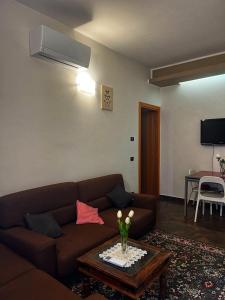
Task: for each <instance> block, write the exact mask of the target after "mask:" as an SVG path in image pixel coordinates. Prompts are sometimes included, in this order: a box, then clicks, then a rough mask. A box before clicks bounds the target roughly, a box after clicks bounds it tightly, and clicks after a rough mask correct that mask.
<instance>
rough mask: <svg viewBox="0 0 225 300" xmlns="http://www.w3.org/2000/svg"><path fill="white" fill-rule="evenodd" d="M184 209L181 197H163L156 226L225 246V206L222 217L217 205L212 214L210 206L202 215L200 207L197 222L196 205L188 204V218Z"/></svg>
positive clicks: (169, 231)
mask: <svg viewBox="0 0 225 300" xmlns="http://www.w3.org/2000/svg"><path fill="white" fill-rule="evenodd" d="M183 211H184V205H183V201H182V200H181V199H171V198H167V197H165V196H164V197H161V199H160V201H159V205H158V214H157V225H156V228H158V229H161V230H163V231H165V232H168V233H174V234H177V235H180V236H183V237H186V238H190V239H194V240H199V241H202V242H206V243H208V244H211V245H213V246H217V247H222V248H225V206H224V209H223V216H222V217H220V216H219V210H216V208H215V205H214V206H213V215H212V216H210V214H209V208H206V212H205V216H202V215H201V209H200V208H199V214H198V220H197V223H194V211H195V207H194V206H193V205H192V204H191V203H190V204H189V206H188V217H187V219H186V220H185V218H184V214H183Z"/></svg>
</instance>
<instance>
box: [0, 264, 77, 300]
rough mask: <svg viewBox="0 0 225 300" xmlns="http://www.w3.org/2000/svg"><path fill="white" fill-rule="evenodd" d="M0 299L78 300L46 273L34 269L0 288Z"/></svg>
mask: <svg viewBox="0 0 225 300" xmlns="http://www.w3.org/2000/svg"><path fill="white" fill-rule="evenodd" d="M0 299H2V300H3V299H7V300H24V299H29V300H50V299H54V300H62V299H63V300H80V299H81V298H80V297H79V296H77V295H75V294H73V293H72V292H71V291H70V290H69V289H68V288H66V287H65V286H64V285H62V284H61V283H60V282H58V281H57V280H55V279H53V278H52V277H51V276H49V275H48V274H47V273H44V272H42V271H40V270H37V269H34V270H32V271H30V272H27V273H25V274H23V275H21V276H19V277H18V278H17V279H15V280H13V281H11V282H9V283H8V284H7V285H6V286H3V287H1V288H0Z"/></svg>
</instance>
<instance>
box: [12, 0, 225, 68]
mask: <svg viewBox="0 0 225 300" xmlns="http://www.w3.org/2000/svg"><path fill="white" fill-rule="evenodd" d="M17 1H18V2H21V3H23V4H25V5H28V6H30V7H31V8H33V9H36V10H38V11H40V12H42V13H44V14H46V15H49V16H50V17H53V18H55V19H57V20H59V21H61V22H63V23H65V24H66V25H69V26H70V27H73V28H74V29H75V30H77V31H79V32H80V33H82V34H84V35H87V36H88V37H90V38H92V39H94V40H96V41H98V42H100V43H101V44H103V45H105V46H107V47H109V48H111V49H113V50H115V51H117V52H119V53H122V54H124V55H126V56H128V57H131V58H133V59H135V60H137V61H139V62H142V63H144V64H145V65H147V66H150V67H157V66H162V65H167V64H171V63H175V62H178V61H183V60H187V59H192V58H196V57H199V56H205V55H208V54H212V53H217V52H221V51H225V0H17Z"/></svg>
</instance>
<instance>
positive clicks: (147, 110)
mask: <svg viewBox="0 0 225 300" xmlns="http://www.w3.org/2000/svg"><path fill="white" fill-rule="evenodd" d="M159 178H160V107H158V106H155V105H151V104H147V103H143V102H139V192H140V193H144V194H151V195H157V196H158V195H159V181H160V179H159Z"/></svg>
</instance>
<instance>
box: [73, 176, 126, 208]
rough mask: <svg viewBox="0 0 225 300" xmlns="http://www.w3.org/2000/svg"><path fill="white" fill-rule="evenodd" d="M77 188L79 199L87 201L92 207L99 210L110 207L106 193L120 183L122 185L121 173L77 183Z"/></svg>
mask: <svg viewBox="0 0 225 300" xmlns="http://www.w3.org/2000/svg"><path fill="white" fill-rule="evenodd" d="M77 184H78V190H79V200H80V201H83V202H86V203H88V204H89V205H91V206H93V207H97V208H99V211H102V210H105V209H107V208H109V207H111V206H112V205H111V203H110V201H109V200H108V199H107V198H106V194H107V193H109V192H111V191H112V189H113V188H114V187H115V186H116V185H118V184H120V185H121V186H122V187H124V182H123V177H122V175H121V174H112V175H107V176H102V177H97V178H92V179H88V180H83V181H80V182H78V183H77Z"/></svg>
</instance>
